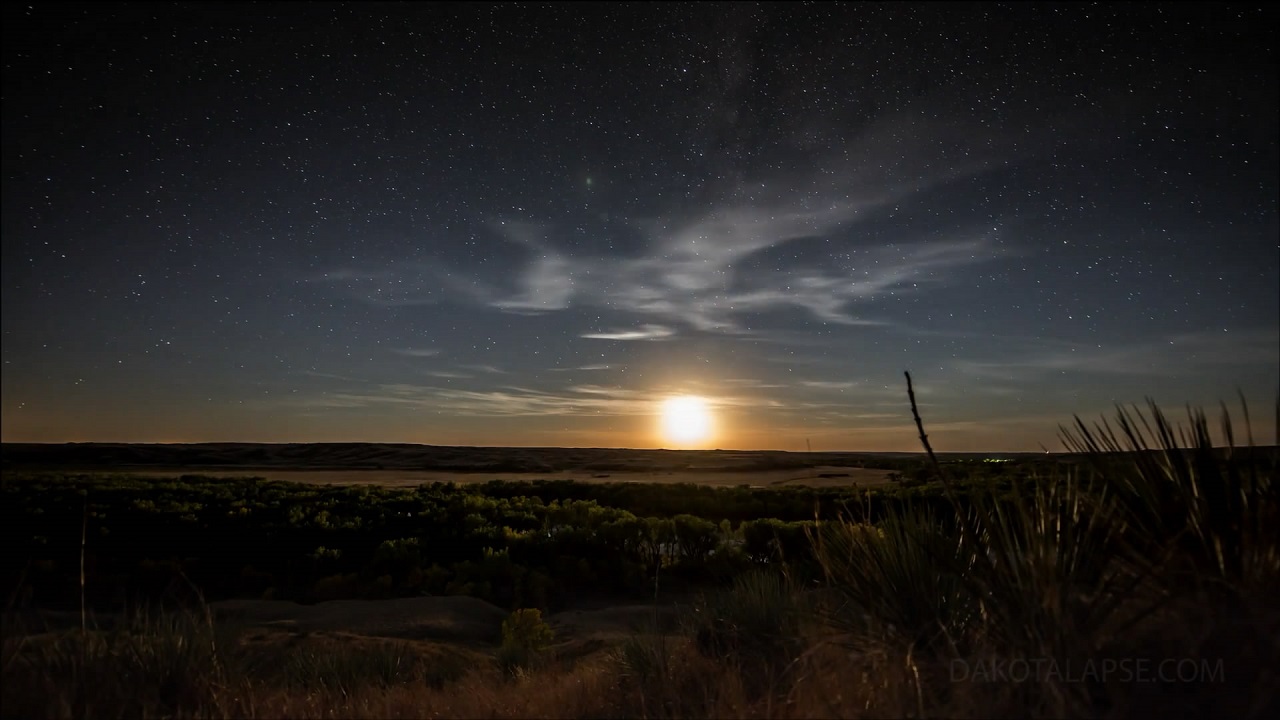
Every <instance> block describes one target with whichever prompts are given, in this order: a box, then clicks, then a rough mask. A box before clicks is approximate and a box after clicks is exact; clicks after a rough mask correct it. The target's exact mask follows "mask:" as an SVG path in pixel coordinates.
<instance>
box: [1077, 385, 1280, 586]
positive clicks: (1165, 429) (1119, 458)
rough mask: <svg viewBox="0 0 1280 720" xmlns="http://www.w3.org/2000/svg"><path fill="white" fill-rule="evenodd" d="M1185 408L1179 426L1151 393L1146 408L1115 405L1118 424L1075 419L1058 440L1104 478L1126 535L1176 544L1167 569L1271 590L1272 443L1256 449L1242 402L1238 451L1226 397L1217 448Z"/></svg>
mask: <svg viewBox="0 0 1280 720" xmlns="http://www.w3.org/2000/svg"><path fill="white" fill-rule="evenodd" d="M1241 401H1242V404H1243V398H1242V399H1241ZM1277 413H1278V414H1280V400H1278V401H1277ZM1148 415H1149V417H1148ZM1187 415H1188V421H1189V426H1188V427H1179V426H1175V425H1174V424H1173V423H1171V422H1170V421H1169V420H1168V419H1167V418H1166V416H1165V415H1164V413H1163V412H1161V410H1160V408H1159V407H1158V406H1157V405H1156V404H1155V402H1153V401H1151V400H1148V414H1146V415H1144V414H1143V413H1142V412H1141V411H1139V410H1138V409H1137V408H1133V409H1125V408H1119V409H1118V413H1117V424H1118V427H1119V431H1118V432H1117V431H1116V430H1114V429H1112V427H1111V426H1110V425H1109V424H1108V423H1106V422H1105V421H1104V422H1103V423H1102V424H1101V425H1095V426H1094V428H1093V429H1090V428H1088V427H1087V426H1086V425H1085V424H1084V423H1083V422H1082V421H1081V420H1080V419H1079V418H1076V420H1075V429H1074V430H1069V429H1066V428H1064V429H1063V430H1062V438H1063V442H1064V444H1065V445H1066V446H1067V447H1068V449H1070V450H1072V451H1074V452H1078V453H1082V454H1083V455H1084V457H1085V458H1086V460H1087V462H1088V466H1089V468H1090V470H1091V471H1092V472H1094V473H1095V474H1096V475H1097V476H1098V477H1101V478H1105V481H1106V482H1107V485H1108V488H1109V489H1110V490H1111V491H1112V492H1113V493H1114V497H1115V499H1116V501H1117V503H1118V504H1119V506H1120V509H1121V512H1122V513H1123V516H1124V523H1125V535H1126V540H1127V541H1128V542H1130V543H1132V544H1133V545H1134V546H1135V547H1137V548H1142V549H1145V550H1147V551H1148V552H1153V553H1159V552H1161V551H1162V550H1164V549H1167V548H1175V549H1176V553H1177V558H1176V563H1177V564H1176V566H1175V567H1174V568H1171V572H1170V575H1171V577H1174V578H1177V579H1178V580H1179V581H1193V582H1200V581H1205V580H1207V581H1209V582H1210V583H1211V584H1212V586H1213V588H1212V589H1213V590H1214V591H1215V592H1216V593H1219V594H1226V595H1228V596H1232V595H1234V596H1239V595H1240V594H1241V593H1245V594H1250V593H1257V592H1274V591H1275V590H1277V579H1278V578H1280V533H1277V532H1276V530H1275V528H1276V522H1277V521H1278V520H1280V496H1278V494H1277V493H1278V491H1280V482H1278V478H1277V469H1278V467H1280V466H1278V465H1277V463H1276V458H1275V454H1274V453H1275V451H1274V449H1273V450H1272V451H1270V452H1266V451H1259V450H1258V449H1257V448H1254V447H1253V444H1252V429H1251V428H1250V427H1249V422H1248V406H1247V405H1244V416H1245V424H1246V429H1247V431H1248V435H1249V438H1250V445H1249V447H1248V449H1247V450H1246V451H1243V452H1242V451H1240V450H1239V449H1237V448H1236V447H1235V446H1234V442H1235V433H1234V430H1233V428H1232V423H1231V416H1230V414H1229V413H1228V411H1227V409H1226V407H1225V405H1224V406H1223V408H1222V420H1221V422H1222V428H1223V437H1224V439H1225V440H1226V442H1227V446H1226V447H1225V448H1222V449H1219V448H1215V447H1214V443H1213V438H1212V435H1211V433H1210V429H1209V421H1208V419H1207V417H1206V415H1205V413H1204V412H1203V411H1202V410H1192V409H1190V408H1189V409H1188V411H1187ZM1237 599H1238V597H1237Z"/></svg>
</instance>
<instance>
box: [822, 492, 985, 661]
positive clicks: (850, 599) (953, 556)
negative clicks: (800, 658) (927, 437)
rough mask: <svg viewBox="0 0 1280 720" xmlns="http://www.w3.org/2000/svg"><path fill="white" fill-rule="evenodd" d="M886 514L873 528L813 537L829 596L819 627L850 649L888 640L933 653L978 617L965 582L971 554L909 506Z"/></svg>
mask: <svg viewBox="0 0 1280 720" xmlns="http://www.w3.org/2000/svg"><path fill="white" fill-rule="evenodd" d="M887 513H888V514H887V516H886V517H885V519H884V520H883V521H882V522H881V524H880V525H879V526H878V527H872V526H868V525H863V524H858V523H852V522H849V521H847V520H843V519H842V520H837V521H832V522H828V523H824V524H823V525H822V526H820V528H819V529H818V531H817V532H815V533H814V535H813V542H814V543H815V555H816V556H817V558H818V562H819V564H820V566H821V567H822V570H823V574H824V576H825V579H826V582H827V587H828V588H829V589H830V590H831V591H832V592H831V593H830V594H829V596H828V603H826V604H825V605H824V607H823V612H822V618H823V620H824V621H825V623H826V624H827V625H829V626H830V627H832V628H833V629H835V630H837V631H838V632H840V633H842V634H844V635H845V636H846V637H847V639H848V641H849V642H851V643H853V644H858V643H859V642H861V641H863V640H870V639H872V638H879V637H881V636H883V635H884V634H885V633H890V634H893V635H897V636H898V637H899V638H900V639H904V640H905V641H906V642H908V643H910V644H912V645H916V646H919V647H922V648H931V647H933V646H935V645H936V644H937V643H938V642H940V641H944V640H946V639H947V638H953V637H956V636H960V635H964V634H966V633H967V632H968V628H969V626H970V624H971V623H972V622H973V620H974V618H975V617H976V612H977V610H978V606H977V604H976V603H975V599H974V596H973V594H972V592H971V590H970V589H969V588H968V587H966V585H965V584H964V582H963V581H962V573H963V572H964V570H965V569H966V568H968V567H970V566H971V565H972V563H973V562H974V553H973V552H972V549H971V548H968V547H965V544H964V543H963V542H961V541H960V540H959V538H958V537H957V533H956V532H954V531H948V530H947V529H945V526H944V525H943V524H941V523H940V522H938V521H937V519H936V518H935V517H934V515H933V514H932V513H931V512H930V511H928V510H926V509H921V508H919V507H916V506H912V505H906V506H903V507H890V508H889V509H888V511H887ZM873 642H879V640H873Z"/></svg>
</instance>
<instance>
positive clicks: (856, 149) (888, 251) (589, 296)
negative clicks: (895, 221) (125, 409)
mask: <svg viewBox="0 0 1280 720" xmlns="http://www.w3.org/2000/svg"><path fill="white" fill-rule="evenodd" d="M1012 148H1013V146H1012V145H1011V144H1010V143H1009V142H1008V141H1007V140H1005V139H1004V138H1003V136H1002V134H1001V133H1000V132H998V131H997V130H995V129H993V128H990V127H987V126H985V125H984V124H983V123H981V122H978V121H976V120H974V121H970V122H967V123H965V124H963V126H958V125H957V123H955V122H940V121H937V120H933V119H931V117H930V115H929V113H924V112H913V111H912V110H911V109H910V108H908V109H905V110H903V111H902V112H901V113H900V114H896V115H893V116H888V117H882V118H880V119H878V120H877V121H876V122H874V123H872V124H870V125H868V126H866V127H865V128H864V131H863V133H862V134H861V135H860V136H858V137H856V138H854V139H852V140H851V141H849V142H848V143H847V144H846V145H845V146H844V147H843V148H840V147H837V148H829V151H828V152H827V153H825V154H824V155H823V156H822V157H820V158H818V159H817V161H816V162H814V158H805V159H803V160H801V159H797V160H796V167H793V168H782V169H775V170H772V171H771V172H770V173H769V175H768V176H767V177H760V178H755V179H751V180H748V179H747V178H738V179H737V180H736V181H735V182H736V183H737V186H736V187H734V188H732V189H729V190H727V191H726V192H720V193H717V194H716V195H715V196H714V198H713V199H710V200H708V201H707V202H706V204H705V205H703V206H702V208H701V209H700V210H699V211H696V212H693V213H689V212H687V211H684V210H676V209H674V208H662V207H657V208H652V209H651V210H652V211H653V214H652V215H649V216H646V217H632V218H630V219H629V220H628V221H627V222H628V223H629V224H630V226H631V229H632V230H634V231H635V232H636V233H637V234H638V235H639V237H640V238H641V239H642V248H641V251H640V252H639V253H637V254H633V255H628V256H619V255H612V254H610V255H591V254H590V253H584V252H582V251H581V250H580V249H575V250H573V251H570V250H568V249H563V248H562V247H561V246H563V245H564V243H563V242H560V241H559V237H560V236H561V235H562V234H563V233H564V232H565V231H564V229H562V228H558V227H557V226H555V225H554V224H546V225H537V224H534V223H530V222H525V221H523V220H522V219H520V218H509V219H496V220H494V221H493V222H491V224H490V227H491V229H493V230H494V231H495V232H496V233H498V234H499V236H500V237H501V238H502V240H503V241H505V242H507V243H509V244H511V245H513V246H515V247H516V248H518V249H519V251H520V253H522V254H523V255H524V256H525V258H526V259H525V260H524V264H523V265H520V264H519V263H520V259H519V258H518V257H515V258H512V259H511V260H512V262H514V263H515V264H516V268H517V269H516V270H515V273H514V283H513V284H512V283H510V282H509V280H506V279H504V281H502V282H498V281H496V280H489V281H486V280H482V279H481V278H480V277H478V276H477V275H476V274H475V273H468V272H467V271H466V270H464V269H460V268H453V269H450V268H448V267H447V266H446V263H443V262H441V261H439V259H432V260H431V261H430V262H429V263H427V262H420V263H418V264H417V265H415V266H414V267H413V268H412V270H410V269H408V268H405V269H403V270H402V271H401V272H400V274H399V275H397V276H395V277H391V278H388V277H377V278H365V279H362V276H361V274H360V273H359V272H357V271H355V270H340V271H338V273H337V275H338V276H340V277H341V279H342V282H343V284H344V285H350V286H351V287H352V288H353V289H352V292H354V293H357V294H361V295H362V296H364V297H366V298H367V299H368V300H369V301H370V302H380V303H382V304H387V302H388V300H387V299H386V298H387V297H391V298H393V299H396V300H397V301H405V302H407V301H417V300H420V299H430V298H439V297H445V298H447V299H453V300H461V301H471V302H475V303H479V304H481V305H484V306H487V307H490V308H493V309H496V310H499V311H502V312H509V313H519V314H545V313H552V312H558V311H564V310H567V309H569V308H573V307H591V308H595V309H599V310H604V311H607V312H609V313H612V314H623V315H627V316H631V317H630V318H628V319H633V320H634V321H635V322H637V324H639V326H640V327H639V329H628V328H626V327H625V326H623V327H622V328H621V329H608V330H592V331H586V332H582V331H580V333H581V337H585V338H591V339H606V340H655V339H661V338H664V337H671V336H673V335H676V334H678V333H679V332H681V331H682V330H684V329H693V330H698V331H702V332H712V333H721V334H739V335H750V334H754V333H756V332H758V331H757V330H756V329H754V328H753V327H752V323H753V320H754V316H755V315H757V314H759V313H760V312H762V311H769V310H775V309H786V308H798V309H800V310H803V311H806V312H808V313H810V314H811V315H812V316H814V317H816V318H818V319H820V320H822V321H824V322H827V323H831V324H838V325H845V326H860V325H883V324H886V320H884V319H883V318H881V317H877V316H876V310H877V308H876V306H875V304H874V301H877V300H881V299H883V298H885V297H888V296H889V294H890V293H893V294H894V295H896V296H900V295H902V294H905V293H911V292H918V291H919V290H920V288H922V287H924V286H926V285H930V284H932V285H938V284H945V283H947V282H948V281H950V280H952V279H953V278H954V277H955V274H956V273H957V272H959V271H960V270H961V269H963V268H965V267H968V266H971V265H975V264H978V263H982V262H987V261H990V260H992V259H995V258H997V257H1000V256H1001V254H1002V253H1004V252H1006V251H1005V250H1004V249H1003V246H1002V245H1001V243H1000V242H999V240H1000V238H999V237H998V235H997V232H998V231H997V230H996V229H994V228H992V227H990V226H989V225H984V226H974V227H970V228H968V229H967V230H957V231H956V232H955V233H953V234H952V235H951V236H948V237H934V236H929V237H928V239H927V240H919V239H915V240H913V239H912V237H911V236H910V235H904V234H899V235H898V236H896V237H894V238H892V239H891V240H889V241H874V242H872V241H869V240H868V239H867V237H864V236H860V235H859V234H858V233H857V229H858V226H859V223H862V222H865V221H867V220H868V218H871V217H873V216H874V215H875V213H877V212H879V211H881V210H884V209H886V208H891V207H895V206H897V205H900V204H904V203H909V202H910V201H911V200H912V199H913V198H914V197H916V196H918V195H919V194H921V193H923V192H926V191H928V190H930V189H933V188H935V187H937V186H938V185H940V184H942V183H947V182H952V181H955V180H958V179H963V178H967V177H972V176H974V175H977V174H979V173H982V172H984V171H985V170H986V169H988V168H990V167H993V166H999V167H1005V166H1007V164H1008V162H1009V161H1010V159H1011V158H1016V155H1017V153H1016V152H1015V151H1014V150H1013V149H1012ZM938 157H946V158H952V160H948V161H947V162H946V163H939V162H938V161H937V159H936V158H938ZM975 222H977V221H975ZM904 232H905V231H904ZM802 246H803V247H804V248H806V249H805V251H804V252H790V250H791V249H792V248H796V247H802ZM595 247H599V245H596V246H595ZM783 248H786V249H787V251H788V254H787V258H788V259H787V261H786V262H779V261H778V260H777V259H776V258H774V259H768V258H766V257H765V256H766V255H769V253H773V254H779V253H780V252H781V249H783ZM769 257H770V258H772V257H773V256H769ZM426 265H429V268H423V267H420V266H426ZM509 277H511V276H510V275H508V278H509ZM329 279H330V281H333V277H330V278H329ZM503 283H506V284H505V285H504V284H503ZM402 286H408V289H406V288H405V287H402Z"/></svg>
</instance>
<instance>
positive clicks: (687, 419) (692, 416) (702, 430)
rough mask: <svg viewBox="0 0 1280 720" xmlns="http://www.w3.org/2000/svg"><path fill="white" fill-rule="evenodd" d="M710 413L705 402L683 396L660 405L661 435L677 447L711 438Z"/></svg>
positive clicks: (697, 398)
mask: <svg viewBox="0 0 1280 720" xmlns="http://www.w3.org/2000/svg"><path fill="white" fill-rule="evenodd" d="M711 424H712V423H711V411H710V410H709V409H708V407H707V401H706V400H704V399H702V398H700V397H696V396H692V395H684V396H680V397H673V398H668V399H667V400H666V401H664V402H663V403H662V434H663V437H665V438H666V439H667V440H669V441H671V442H674V443H676V444H679V445H693V444H697V443H700V442H702V441H704V440H706V439H707V438H709V437H711Z"/></svg>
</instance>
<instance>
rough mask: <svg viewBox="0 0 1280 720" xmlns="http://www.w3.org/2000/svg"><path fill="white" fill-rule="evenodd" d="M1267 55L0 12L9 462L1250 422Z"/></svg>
mask: <svg viewBox="0 0 1280 720" xmlns="http://www.w3.org/2000/svg"><path fill="white" fill-rule="evenodd" d="M1274 24H1275V17H1274V14H1273V13H1271V12H1270V11H1263V10H1261V9H1259V8H1258V7H1256V6H1245V5H1232V4H1205V5H1194V4H1160V3H1149V4H1148V3H1143V4H1101V5H1098V4H1085V3H1070V4H1054V3H1011V4H988V3H978V4H973V3H940V4H929V3H897V2H895V3H886V4H874V3H848V4H845V3H841V4H821V3H785V4H771V3H727V4H718V3H697V4H680V3H654V4H585V3H584V4H578V3H565V4H556V3H553V4H497V5H486V4H452V3H409V4H399V5H392V4H378V3H360V4H331V3H290V4H276V3H259V4H254V5H250V4H241V3H183V4H176V5H163V6H162V5H152V4H138V3H134V4H111V3H104V4H93V5H88V4H85V5H76V6H72V5H55V4H45V5H36V6H32V7H28V6H24V5H21V4H18V3H12V4H8V5H6V6H5V9H4V30H3V35H4V50H3V54H4V88H3V105H4V107H3V143H4V163H3V175H4V179H3V264H2V265H3V267H2V272H3V303H2V315H3V343H2V344H0V354H2V357H3V388H2V390H3V391H2V399H0V403H2V412H3V417H2V421H0V428H2V435H3V440H4V441H6V442H14V441H37V442H61V441H123V442H128V441H138V442H179V441H192V442H194V441H250V442H252V441H261V442H286V441H290V442H309V441H372V442H420V443H429V444H462V445H563V446H588V445H589V446H621V447H658V446H663V445H667V446H670V445H671V443H669V442H667V441H666V440H665V438H663V437H661V436H660V435H658V434H657V433H656V431H655V429H656V427H657V423H656V417H655V408H656V404H657V402H658V401H660V400H661V399H662V398H664V397H667V396H669V395H671V394H681V393H683V394H695V395H699V396H702V397H704V398H706V399H707V400H708V402H709V403H710V404H711V406H712V407H713V411H714V423H715V426H716V429H717V434H716V436H715V437H713V438H712V439H711V440H710V441H709V443H708V445H709V446H710V447H721V448H761V449H784V450H802V449H804V448H805V447H806V442H808V443H810V444H811V446H812V447H813V449H814V450H914V449H916V448H917V441H916V437H915V430H914V427H913V426H912V424H911V417H910V411H909V406H908V404H907V401H906V393H905V385H904V382H903V376H902V373H903V371H904V370H909V371H911V373H912V375H913V378H914V379H915V381H916V383H917V385H918V392H919V399H920V402H921V412H922V413H923V415H924V417H925V421H926V426H927V428H926V429H927V430H928V431H929V433H930V437H931V439H932V441H933V442H934V446H935V448H936V449H938V450H954V451H962V450H983V449H990V450H1036V449H1038V448H1039V447H1040V446H1041V445H1043V446H1045V447H1049V448H1056V447H1058V442H1057V428H1058V426H1059V424H1061V423H1067V422H1070V420H1071V418H1072V415H1073V414H1079V415H1080V416H1082V417H1083V418H1085V419H1088V420H1093V419H1097V418H1100V417H1101V416H1103V415H1108V414H1110V413H1111V411H1112V408H1113V407H1114V405H1115V404H1117V403H1123V404H1129V403H1142V402H1143V400H1144V398H1146V397H1152V398H1154V399H1155V400H1156V401H1158V402H1160V403H1161V404H1162V405H1165V406H1167V407H1166V409H1167V410H1170V411H1173V414H1175V415H1177V414H1178V412H1179V411H1180V409H1181V408H1182V406H1183V405H1184V404H1187V403H1190V404H1192V405H1201V406H1206V407H1207V408H1208V409H1210V410H1213V409H1214V408H1216V405H1217V403H1218V402H1219V401H1220V400H1226V401H1228V403H1229V404H1230V406H1231V408H1232V409H1233V411H1238V410H1237V409H1238V401H1237V399H1236V398H1237V395H1236V393H1237V390H1239V391H1241V392H1242V393H1243V394H1244V395H1245V396H1246V397H1247V398H1248V400H1249V401H1250V406H1251V409H1252V410H1253V413H1252V415H1253V420H1254V424H1255V425H1254V431H1255V434H1256V435H1258V436H1259V437H1260V438H1262V439H1265V440H1266V441H1268V442H1269V441H1270V438H1271V437H1272V436H1273V435H1272V434H1273V433H1274V432H1275V431H1274V424H1275V417H1274V415H1275V412H1274V406H1275V403H1276V397H1277V392H1278V391H1280V380H1278V379H1277V377H1278V373H1280V350H1278V347H1280V301H1278V300H1277V297H1280V240H1278V238H1280V223H1278V215H1277V196H1278V193H1280V188H1278V182H1277V178H1278V175H1280V172H1278V170H1280V160H1278V152H1277V134H1278V132H1280V130H1278V126H1277V100H1276V98H1277V66H1276V57H1275V35H1274V30H1273V29H1272V28H1273V27H1274Z"/></svg>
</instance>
